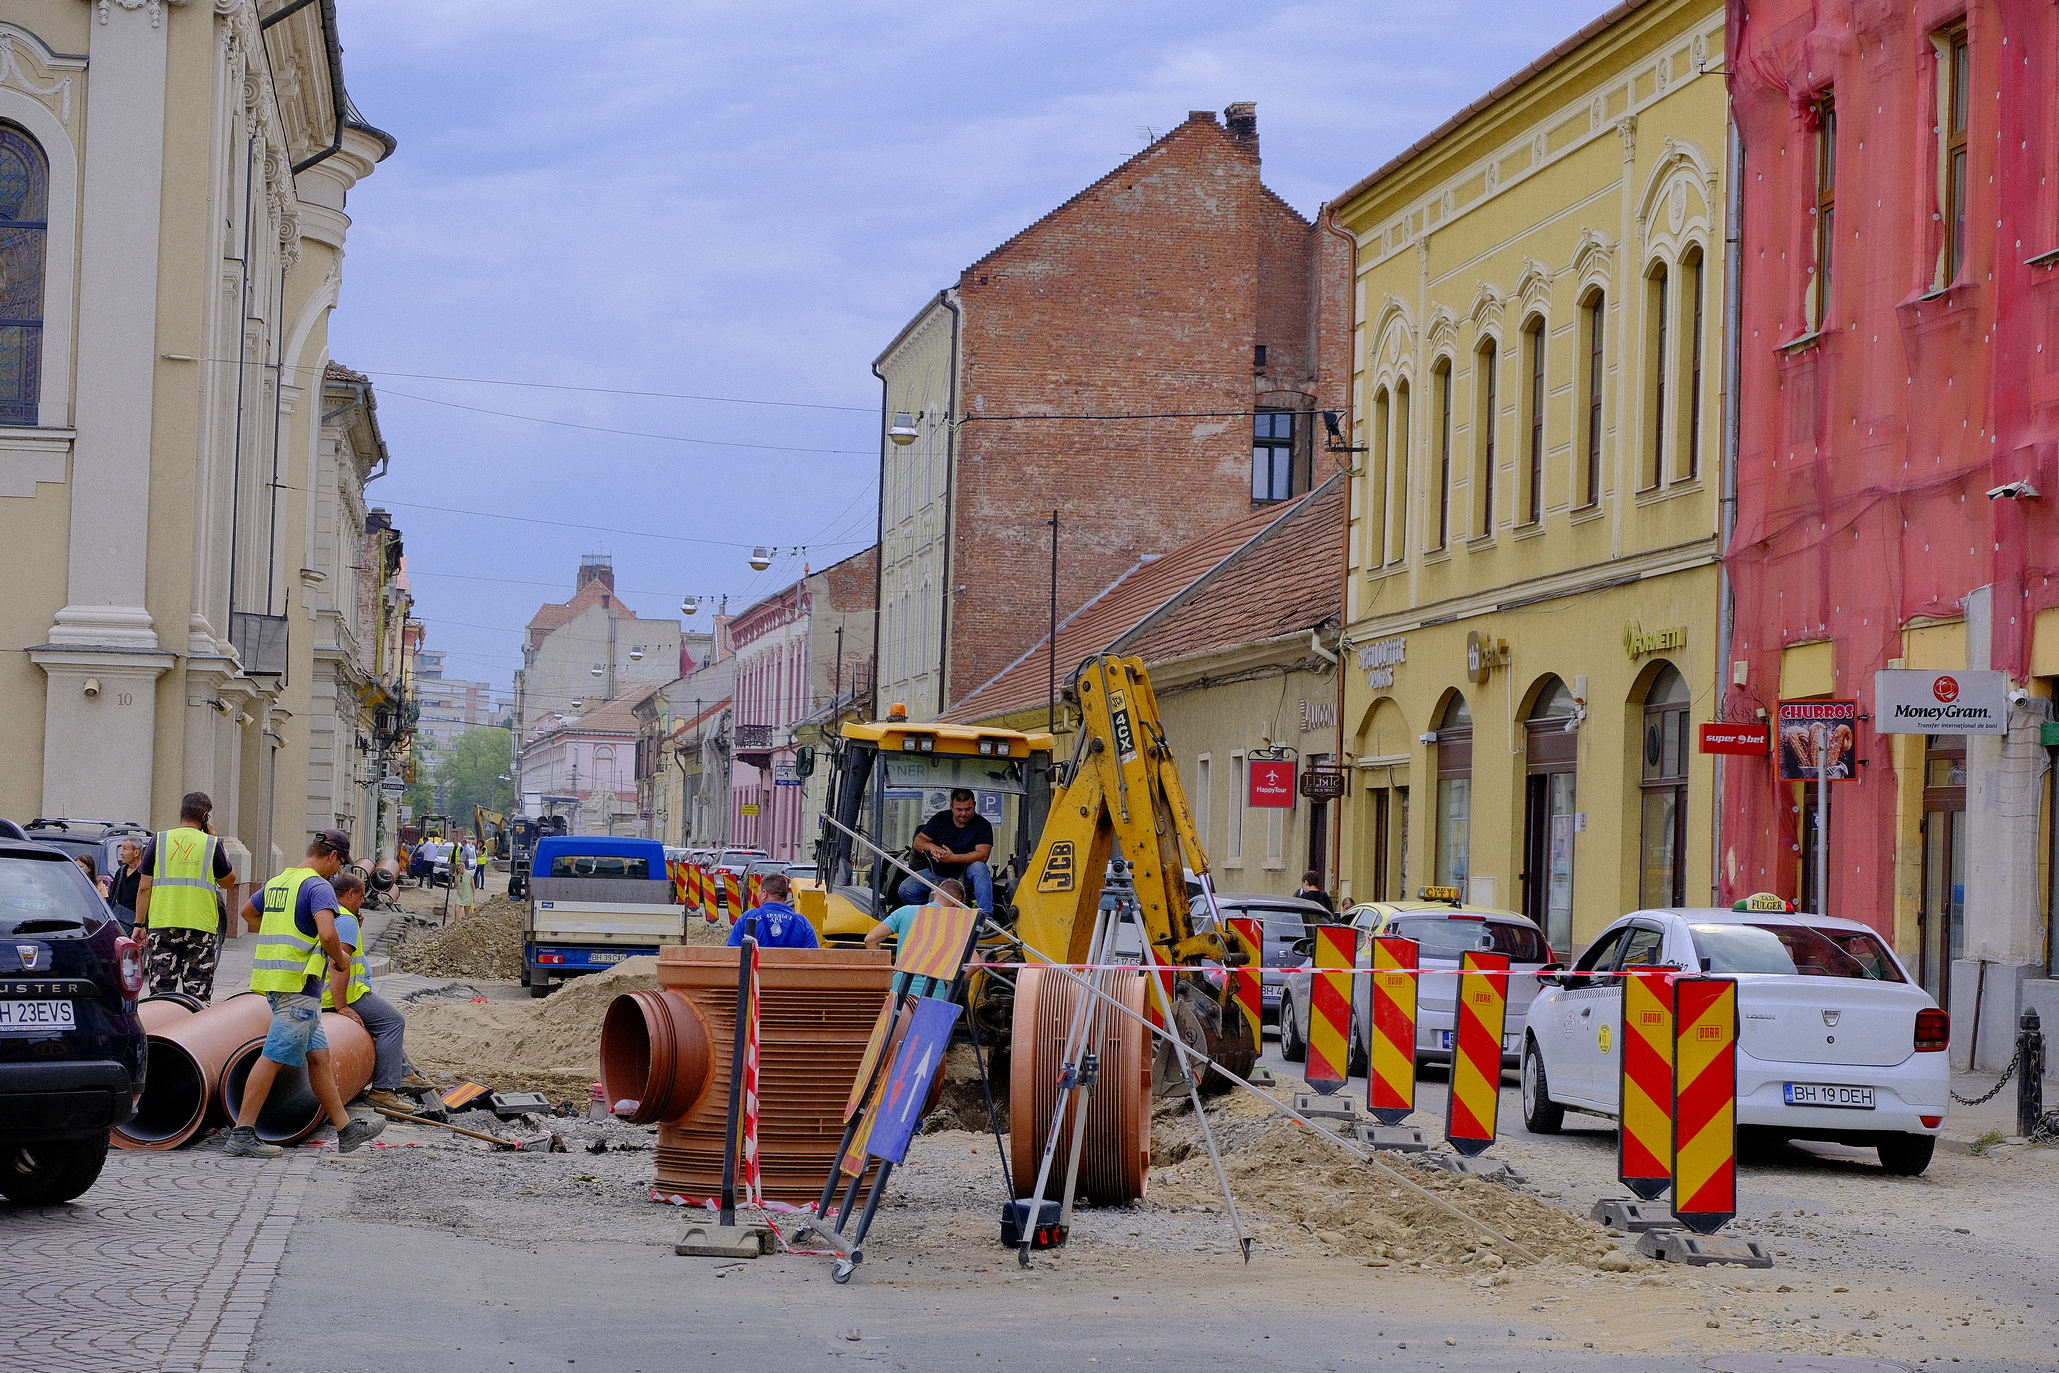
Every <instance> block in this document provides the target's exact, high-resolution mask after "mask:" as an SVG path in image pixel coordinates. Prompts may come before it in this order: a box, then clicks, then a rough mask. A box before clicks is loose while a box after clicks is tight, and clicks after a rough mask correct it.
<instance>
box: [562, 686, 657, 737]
mask: <svg viewBox="0 0 2059 1373" xmlns="http://www.w3.org/2000/svg"><path fill="white" fill-rule="evenodd" d="M656 690H658V685H657V684H655V683H654V684H652V685H650V686H638V687H633V688H631V689H630V690H629V691H627V692H624V693H623V694H622V695H620V696H616V697H612V698H610V699H609V700H606V701H603V702H601V703H600V704H599V705H597V706H595V707H594V708H593V709H592V710H589V711H587V712H586V713H585V714H584V715H574V716H571V717H570V718H568V719H566V720H562V721H560V722H559V723H557V724H555V725H552V726H551V727H550V728H549V729H545V730H540V731H538V733H537V737H538V738H543V737H545V736H547V735H551V734H557V733H560V732H563V733H568V734H634V733H636V730H637V727H636V707H637V706H638V705H639V704H640V703H641V702H642V701H643V700H644V699H645V698H646V697H648V696H649V695H650V694H651V693H652V692H654V691H656Z"/></svg>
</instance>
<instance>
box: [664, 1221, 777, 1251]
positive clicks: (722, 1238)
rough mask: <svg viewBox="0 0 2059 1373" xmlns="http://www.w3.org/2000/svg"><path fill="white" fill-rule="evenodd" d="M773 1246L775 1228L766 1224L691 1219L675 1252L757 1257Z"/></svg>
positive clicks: (675, 1247) (681, 1233) (682, 1232)
mask: <svg viewBox="0 0 2059 1373" xmlns="http://www.w3.org/2000/svg"><path fill="white" fill-rule="evenodd" d="M771 1246H772V1230H771V1228H770V1227H768V1226H766V1225H763V1224H757V1225H753V1224H749V1223H745V1224H743V1225H717V1224H715V1222H713V1221H698V1220H690V1221H688V1222H687V1223H686V1228H685V1230H683V1231H681V1232H680V1236H679V1243H677V1244H675V1245H673V1246H672V1252H673V1253H675V1254H678V1255H680V1256H681V1257H683V1258H701V1259H755V1258H757V1257H759V1256H760V1255H762V1254H763V1253H764V1252H765V1251H766V1250H767V1249H769V1248H771Z"/></svg>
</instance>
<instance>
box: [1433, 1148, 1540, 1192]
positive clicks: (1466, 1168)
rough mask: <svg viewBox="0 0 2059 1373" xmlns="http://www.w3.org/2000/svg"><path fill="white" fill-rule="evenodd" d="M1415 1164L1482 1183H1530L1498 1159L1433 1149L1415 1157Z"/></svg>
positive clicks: (1510, 1166)
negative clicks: (1460, 1175) (1473, 1156)
mask: <svg viewBox="0 0 2059 1373" xmlns="http://www.w3.org/2000/svg"><path fill="white" fill-rule="evenodd" d="M1412 1161H1413V1162H1416V1163H1420V1164H1422V1165H1424V1166H1425V1167H1427V1168H1441V1169H1443V1170H1444V1171H1445V1172H1447V1173H1459V1174H1462V1175H1463V1176H1465V1177H1469V1178H1479V1179H1480V1180H1481V1181H1482V1182H1499V1183H1502V1184H1504V1185H1507V1186H1514V1185H1516V1184H1518V1183H1522V1182H1526V1181H1528V1179H1527V1178H1525V1177H1524V1176H1523V1175H1522V1174H1521V1173H1519V1172H1517V1171H1516V1170H1515V1168H1514V1166H1513V1165H1511V1164H1509V1163H1506V1162H1504V1161H1503V1160H1501V1159H1498V1158H1467V1157H1465V1156H1464V1155H1463V1154H1448V1153H1445V1152H1444V1151H1443V1150H1441V1149H1432V1150H1429V1151H1428V1152H1426V1153H1421V1154H1417V1155H1415V1156H1414V1158H1413V1160H1412Z"/></svg>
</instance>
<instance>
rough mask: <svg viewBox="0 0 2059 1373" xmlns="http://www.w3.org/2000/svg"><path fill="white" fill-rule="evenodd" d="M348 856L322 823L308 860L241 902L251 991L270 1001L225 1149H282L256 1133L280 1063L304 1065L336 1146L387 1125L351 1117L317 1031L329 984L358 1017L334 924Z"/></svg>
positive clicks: (251, 1153)
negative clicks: (252, 946)
mask: <svg viewBox="0 0 2059 1373" xmlns="http://www.w3.org/2000/svg"><path fill="white" fill-rule="evenodd" d="M349 861H350V837H349V836H348V835H346V834H344V833H343V832H342V831H341V830H323V831H322V832H321V833H320V834H317V835H316V836H315V838H314V842H313V843H311V844H309V845H308V849H307V864H306V866H305V867H298V868H288V869H286V871H284V872H282V873H280V874H279V875H278V876H277V877H274V878H273V879H272V880H271V881H269V882H267V883H265V885H264V888H263V889H262V890H261V891H259V892H258V893H257V895H255V896H253V897H252V898H251V899H250V903H249V904H248V905H246V906H245V907H244V908H243V923H244V924H245V925H246V926H248V927H250V928H251V929H254V930H256V931H257V949H256V952H255V956H254V959H253V962H252V967H251V971H250V990H252V991H254V992H263V993H264V994H265V997H266V999H267V1000H269V1001H270V1002H271V1005H272V1024H271V1028H270V1030H268V1031H267V1032H266V1034H265V1044H264V1051H263V1053H262V1054H261V1055H260V1056H259V1058H258V1060H257V1062H256V1063H254V1064H252V1065H251V1067H250V1075H249V1076H248V1077H247V1078H246V1079H245V1080H244V1084H243V1100H242V1102H241V1104H240V1107H239V1109H238V1110H237V1112H236V1125H235V1128H234V1129H232V1130H230V1131H229V1139H228V1142H227V1144H225V1145H224V1146H223V1148H222V1152H223V1153H225V1154H237V1155H242V1156H245V1157H248V1158H274V1157H276V1156H278V1154H279V1153H280V1152H281V1150H280V1148H279V1146H278V1145H276V1144H268V1143H266V1142H264V1141H263V1140H260V1139H259V1138H258V1136H257V1123H258V1117H259V1114H260V1113H261V1112H262V1111H263V1110H264V1104H265V1098H266V1097H267V1096H269V1095H270V1094H271V1090H272V1085H273V1083H274V1082H275V1081H277V1079H278V1076H279V1073H280V1070H281V1069H293V1068H304V1069H305V1070H306V1072H307V1079H308V1086H310V1087H311V1088H313V1089H314V1093H315V1097H316V1098H317V1099H318V1100H319V1101H320V1102H321V1103H322V1109H323V1110H324V1111H325V1112H327V1113H328V1116H329V1122H330V1124H332V1125H334V1126H335V1127H336V1148H337V1151H338V1152H340V1153H346V1154H347V1153H349V1152H350V1151H351V1150H353V1149H355V1148H357V1147H358V1146H359V1145H360V1144H363V1143H364V1142H365V1141H366V1140H368V1139H371V1138H373V1137H374V1136H376V1135H378V1134H379V1132H380V1131H382V1130H384V1129H385V1128H386V1122H385V1121H383V1120H380V1119H378V1118H377V1117H372V1118H371V1119H367V1120H353V1119H352V1118H351V1116H350V1113H349V1112H348V1111H346V1110H344V1109H343V1098H342V1094H341V1093H340V1092H339V1091H338V1090H337V1087H336V1072H335V1065H334V1063H333V1062H332V1061H331V1059H330V1055H329V1039H328V1036H327V1035H325V1034H324V1033H323V1032H322V987H323V984H324V983H327V984H328V985H329V987H330V989H331V990H332V992H333V993H334V997H335V1001H336V1003H337V1004H339V1005H341V1006H342V1008H343V1009H342V1010H340V1011H338V1012H337V1014H338V1015H344V1016H348V1017H350V1018H351V1019H352V1020H356V1019H357V1018H358V1017H357V1013H356V1012H355V1011H353V1010H351V1009H350V993H349V986H350V954H349V953H348V951H346V950H345V948H344V946H343V940H342V938H341V936H340V935H339V933H338V931H337V928H336V907H337V900H336V890H335V888H333V887H331V886H330V885H329V879H330V878H332V877H334V876H336V874H337V873H338V872H340V871H341V870H342V868H343V865H344V864H345V863H348V862H349Z"/></svg>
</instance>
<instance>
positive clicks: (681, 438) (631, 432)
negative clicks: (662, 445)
mask: <svg viewBox="0 0 2059 1373" xmlns="http://www.w3.org/2000/svg"><path fill="white" fill-rule="evenodd" d="M380 395H381V396H382V397H387V398H390V397H395V396H397V397H399V398H400V399H401V400H414V401H420V402H422V403H423V404H424V405H440V406H443V407H444V408H446V409H449V410H465V411H469V412H470V413H472V414H475V415H495V416H498V417H499V418H501V419H510V420H527V421H528V422H529V423H531V424H549V425H555V426H556V427H558V428H560V429H579V430H584V431H585V432H587V433H589V434H621V435H626V436H627V437H629V438H635V439H659V440H662V441H664V442H666V443H691V444H698V445H703V446H707V447H713V448H748V449H751V450H753V451H754V452H761V453H828V454H833V455H836V456H842V457H855V458H864V457H870V456H872V455H871V453H870V452H868V451H867V450H865V449H863V448H799V447H794V446H792V445H788V444H777V443H740V442H737V441H736V440H734V439H694V438H688V437H687V436H686V435H684V434H654V433H652V432H650V431H649V430H647V429H615V428H612V427H610V426H608V425H604V424H579V423H577V422H575V421H572V420H554V419H547V418H545V417H544V416H542V415H518V414H516V413H515V412H514V411H512V410H494V409H490V408H488V407H486V406H483V405H464V404H461V403H460V402H458V401H454V400H438V399H436V398H435V397H434V396H418V395H415V394H414V393H412V392H409V391H382V392H380Z"/></svg>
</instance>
